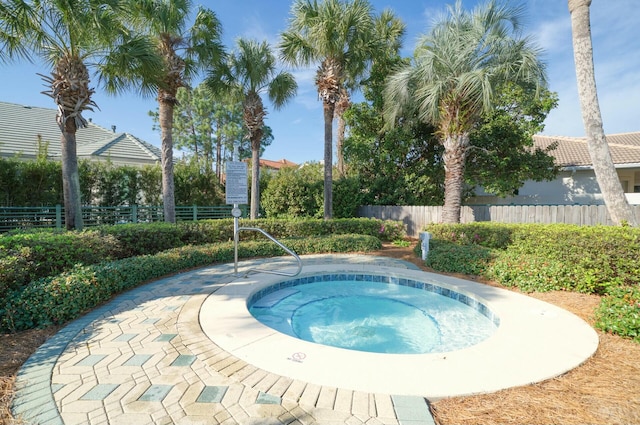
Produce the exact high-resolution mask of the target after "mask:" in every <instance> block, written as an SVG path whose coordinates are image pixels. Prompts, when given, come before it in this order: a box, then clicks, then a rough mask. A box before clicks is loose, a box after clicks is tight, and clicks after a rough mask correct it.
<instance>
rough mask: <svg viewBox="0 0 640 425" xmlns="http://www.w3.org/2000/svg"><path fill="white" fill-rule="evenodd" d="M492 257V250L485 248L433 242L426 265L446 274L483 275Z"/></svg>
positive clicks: (430, 245) (431, 242)
mask: <svg viewBox="0 0 640 425" xmlns="http://www.w3.org/2000/svg"><path fill="white" fill-rule="evenodd" d="M491 257H492V254H491V250H489V249H488V248H485V247H483V246H479V245H457V244H454V243H451V242H446V241H441V240H431V241H430V243H429V256H428V257H427V261H426V265H427V266H429V267H431V268H433V269H435V270H439V271H442V272H445V273H463V274H467V275H481V274H483V273H484V272H485V270H486V268H487V265H488V264H489V262H490V261H491Z"/></svg>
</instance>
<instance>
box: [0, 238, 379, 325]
mask: <svg viewBox="0 0 640 425" xmlns="http://www.w3.org/2000/svg"><path fill="white" fill-rule="evenodd" d="M283 242H284V243H285V245H287V246H290V247H292V248H293V249H294V250H295V251H296V252H297V253H298V254H310V253H320V252H353V251H370V250H375V249H379V248H380V247H381V244H380V240H379V239H377V238H375V237H373V236H364V235H336V236H324V237H317V238H300V239H292V240H284V241H283ZM283 254H284V251H282V249H281V248H279V247H278V246H277V245H275V244H273V243H271V242H270V241H266V242H258V241H250V242H245V243H243V244H241V245H239V248H238V256H239V257H241V258H250V257H262V256H276V255H283ZM233 258H234V250H233V244H231V243H229V242H227V243H222V244H208V245H201V246H184V247H180V248H174V249H170V250H168V251H164V252H161V253H158V254H155V255H143V256H138V257H131V258H125V259H122V260H116V261H111V262H104V263H100V264H94V265H91V266H85V265H78V266H75V267H73V268H72V269H71V270H70V271H68V272H66V273H63V274H61V275H58V276H54V277H47V278H42V279H39V280H37V281H34V282H32V283H31V284H29V285H28V286H27V287H25V288H24V289H23V290H16V291H13V292H12V293H11V294H10V295H9V296H8V297H6V299H5V301H4V303H3V305H2V306H1V307H0V330H2V331H3V332H8V331H19V330H25V329H31V328H35V327H45V326H49V325H52V324H63V323H65V322H67V321H69V320H72V319H75V318H77V317H79V316H80V315H81V314H83V313H84V312H86V311H87V310H89V309H91V308H94V307H96V306H98V305H100V304H101V303H104V302H106V301H107V300H109V299H110V298H111V297H112V296H113V295H114V294H117V293H119V292H122V291H124V290H127V289H130V288H133V287H135V286H137V285H139V284H140V283H143V282H146V281H149V280H152V279H157V278H159V277H161V276H165V275H168V274H171V273H176V272H180V271H183V270H186V269H191V268H194V267H202V266H205V265H209V264H212V263H219V262H230V261H233Z"/></svg>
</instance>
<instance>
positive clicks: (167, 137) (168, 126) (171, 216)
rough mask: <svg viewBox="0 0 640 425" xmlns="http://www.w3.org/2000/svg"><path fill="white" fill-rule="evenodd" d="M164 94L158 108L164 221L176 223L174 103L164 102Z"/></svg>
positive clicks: (161, 95) (160, 97)
mask: <svg viewBox="0 0 640 425" xmlns="http://www.w3.org/2000/svg"><path fill="white" fill-rule="evenodd" d="M165 97H167V96H165V95H163V94H162V93H161V94H160V96H158V98H159V99H160V102H159V107H158V120H159V122H160V132H161V136H160V138H161V140H162V147H161V149H162V157H161V161H160V162H161V166H162V203H163V206H164V221H166V222H167V223H175V222H176V200H175V186H174V182H173V134H172V133H173V103H171V102H169V101H163V100H162V99H164V98H165Z"/></svg>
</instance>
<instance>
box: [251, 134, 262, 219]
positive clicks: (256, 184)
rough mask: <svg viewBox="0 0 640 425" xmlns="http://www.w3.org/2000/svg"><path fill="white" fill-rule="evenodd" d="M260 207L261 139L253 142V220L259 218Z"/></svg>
mask: <svg viewBox="0 0 640 425" xmlns="http://www.w3.org/2000/svg"><path fill="white" fill-rule="evenodd" d="M254 138H255V135H254ZM259 207H260V138H258V140H257V142H256V141H255V140H252V141H251V215H250V217H251V220H255V219H257V218H258V209H259Z"/></svg>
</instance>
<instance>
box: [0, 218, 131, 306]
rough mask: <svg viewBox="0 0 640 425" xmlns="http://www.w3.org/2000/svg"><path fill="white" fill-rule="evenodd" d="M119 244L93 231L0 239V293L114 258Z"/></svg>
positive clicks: (31, 234) (26, 234) (22, 234)
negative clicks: (75, 268)
mask: <svg viewBox="0 0 640 425" xmlns="http://www.w3.org/2000/svg"><path fill="white" fill-rule="evenodd" d="M120 250H121V245H120V243H119V241H118V240H117V239H116V238H114V237H113V236H109V235H103V234H100V233H99V232H97V231H95V230H91V231H86V232H82V233H71V232H55V231H39V232H34V233H27V232H24V233H16V234H13V235H11V236H4V237H0V294H6V293H7V292H8V291H11V290H15V289H19V288H21V287H23V286H25V285H26V284H28V283H29V282H31V281H32V280H35V279H38V278H41V277H44V276H51V275H55V274H59V273H62V272H63V271H65V270H69V269H70V268H71V267H73V266H74V265H76V264H94V263H98V262H100V261H105V260H109V259H115V258H118V255H119V252H120Z"/></svg>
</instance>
